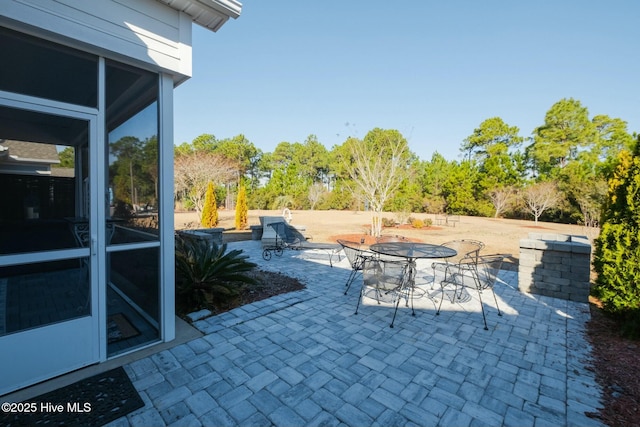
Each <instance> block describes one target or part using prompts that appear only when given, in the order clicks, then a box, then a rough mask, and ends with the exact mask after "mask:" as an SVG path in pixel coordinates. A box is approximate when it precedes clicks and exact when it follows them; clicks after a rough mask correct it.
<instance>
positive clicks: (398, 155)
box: [349, 129, 410, 236]
mask: <svg viewBox="0 0 640 427" xmlns="http://www.w3.org/2000/svg"><path fill="white" fill-rule="evenodd" d="M350 149H351V157H352V163H351V165H350V168H349V175H350V176H351V178H352V179H353V180H354V182H355V184H356V186H358V187H359V188H360V189H361V190H362V192H363V193H364V196H365V198H366V200H367V201H368V203H369V208H370V210H371V211H372V217H371V235H372V236H380V234H381V232H382V212H383V209H384V205H385V203H386V202H387V200H389V198H390V197H391V196H392V195H393V193H394V192H395V191H396V190H397V189H398V186H399V185H400V183H401V182H402V180H403V179H404V178H405V177H406V176H407V169H408V164H409V159H410V153H409V150H408V145H407V141H406V140H405V139H404V138H403V137H402V135H401V134H400V132H398V131H395V130H382V129H374V130H372V131H371V132H369V133H368V134H367V136H365V138H364V140H358V139H356V138H351V139H350Z"/></svg>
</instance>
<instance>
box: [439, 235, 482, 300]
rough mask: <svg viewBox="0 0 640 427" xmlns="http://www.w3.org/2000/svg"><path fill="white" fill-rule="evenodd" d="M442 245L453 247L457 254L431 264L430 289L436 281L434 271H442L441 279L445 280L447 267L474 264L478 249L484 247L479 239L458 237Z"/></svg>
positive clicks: (478, 254) (478, 253)
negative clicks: (442, 276) (431, 277)
mask: <svg viewBox="0 0 640 427" xmlns="http://www.w3.org/2000/svg"><path fill="white" fill-rule="evenodd" d="M442 246H446V247H447V248H451V249H454V250H455V251H456V252H457V255H456V256H452V257H449V258H445V259H444V260H442V261H436V262H434V263H432V264H431V268H432V269H433V279H432V281H431V289H433V286H434V284H435V281H436V277H437V274H436V273H438V272H440V273H442V274H443V275H444V279H443V280H447V275H448V271H449V267H451V266H455V267H458V268H461V267H462V266H463V265H465V264H475V263H476V262H477V261H478V257H479V256H480V251H481V250H482V248H484V243H482V242H481V241H479V240H471V239H458V240H450V241H448V242H445V243H443V244H442Z"/></svg>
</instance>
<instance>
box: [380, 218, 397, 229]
mask: <svg viewBox="0 0 640 427" xmlns="http://www.w3.org/2000/svg"><path fill="white" fill-rule="evenodd" d="M382 226H383V227H395V226H396V222H395V220H393V219H391V218H382Z"/></svg>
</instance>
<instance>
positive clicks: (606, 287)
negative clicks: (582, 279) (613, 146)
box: [592, 138, 640, 337]
mask: <svg viewBox="0 0 640 427" xmlns="http://www.w3.org/2000/svg"><path fill="white" fill-rule="evenodd" d="M639 233H640V138H639V141H638V143H637V144H636V147H635V148H634V152H633V154H631V153H629V152H628V151H624V150H623V151H622V152H621V153H620V155H619V156H618V166H617V168H616V170H615V172H614V176H613V178H611V179H610V180H609V194H608V196H607V201H606V202H605V206H604V209H603V214H602V221H601V231H600V236H599V237H598V238H597V239H596V241H595V251H594V262H593V266H594V269H595V271H596V273H598V277H597V279H596V283H595V286H594V287H593V290H592V293H593V295H594V296H596V297H598V298H599V299H600V300H601V301H602V304H603V308H604V310H605V311H607V312H608V313H610V314H613V315H614V316H615V317H616V318H618V319H619V320H620V321H621V322H622V327H623V330H624V332H625V335H628V336H632V337H633V336H635V337H637V336H640V236H639Z"/></svg>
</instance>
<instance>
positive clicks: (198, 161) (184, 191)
mask: <svg viewBox="0 0 640 427" xmlns="http://www.w3.org/2000/svg"><path fill="white" fill-rule="evenodd" d="M237 170H238V167H237V165H236V164H235V163H234V162H233V161H231V160H229V159H227V158H226V157H224V156H221V155H218V154H212V153H202V152H197V153H190V154H182V155H178V156H176V158H175V160H174V180H175V185H174V196H175V197H176V198H178V197H180V196H182V197H185V198H187V199H189V200H190V201H191V202H192V203H193V206H194V207H195V209H196V212H197V213H198V216H200V215H201V214H202V207H203V205H204V199H205V195H206V192H207V184H208V183H209V181H212V182H213V183H214V184H216V185H220V184H224V183H226V182H229V181H230V180H231V179H233V177H235V174H236V171H237Z"/></svg>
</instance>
